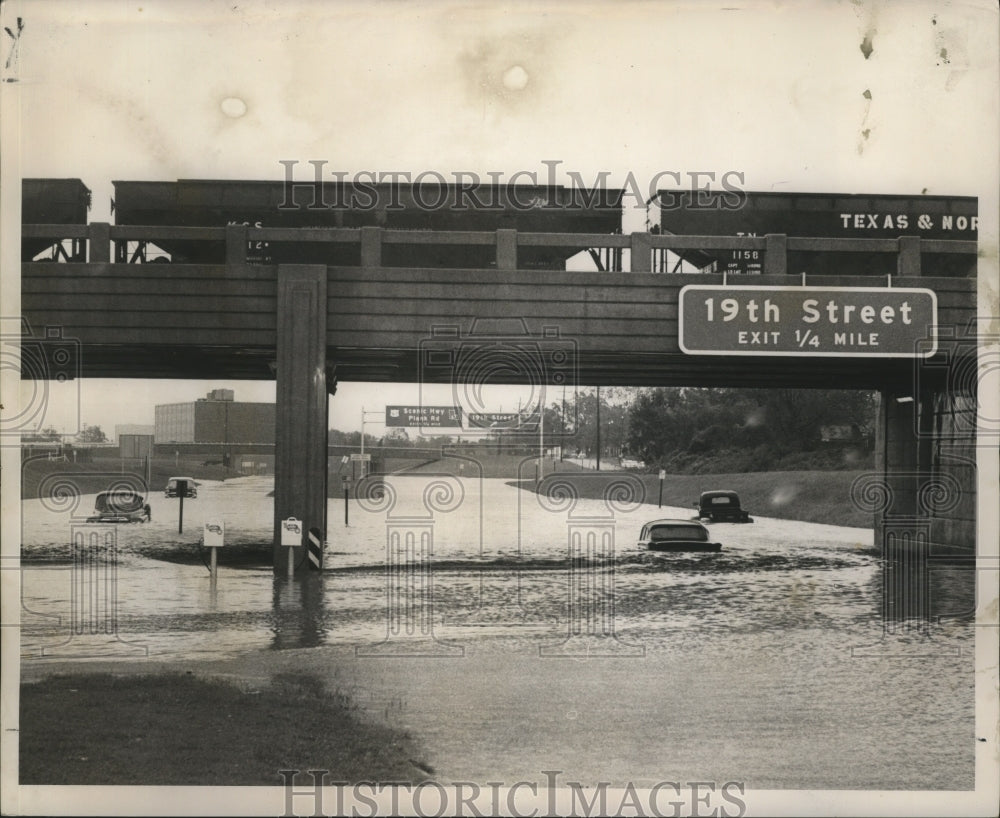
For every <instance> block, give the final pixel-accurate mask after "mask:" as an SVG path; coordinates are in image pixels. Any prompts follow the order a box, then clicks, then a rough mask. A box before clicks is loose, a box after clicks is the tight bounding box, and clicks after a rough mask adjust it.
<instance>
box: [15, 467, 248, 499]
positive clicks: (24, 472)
mask: <svg viewBox="0 0 1000 818" xmlns="http://www.w3.org/2000/svg"><path fill="white" fill-rule="evenodd" d="M205 459H206V458H205V456H202V457H198V458H194V457H189V458H183V457H182V458H179V460H178V461H177V463H175V462H174V458H172V457H170V458H153V462H152V464H151V468H150V474H151V477H150V488H149V491H151V492H162V491H163V488H164V486H166V485H167V480H169V479H170V478H171V477H177V476H180V475H183V476H185V477H192V478H194V479H195V480H223V479H225V478H228V477H238V476H239V472H237V471H235V470H233V469H231V468H230V469H225V468H223V467H222V465H221V464H218V463H216V464H213V465H210V466H206V465H204V463H205ZM56 474H58V475H60V476H63V475H65V476H66V478H68V479H69V480H71V481H72V482H73V484H74V485H75V486H76V487H77V490H78V491H79V492H80V494H96V493H97V492H99V491H104V489H106V488H108V486H109V485H110V484H111V483H112V482H114V479H115V477H116V476H118V475H122V474H124V475H125V476H126V477H128V476H130V475H131V476H132V477H133V478H136V477H137V478H139V479H141V478H142V466H140V465H139V464H138V463H137V462H136V461H134V460H133V461H126V463H125V465H124V468H123V467H122V461H121V460H119V459H118V458H117V457H102V458H94V460H93V461H92V462H89V463H73V462H72V461H70V462H65V463H64V462H62V461H58V460H46V459H45V458H44V457H43V458H40V459H36V460H29V461H28V462H26V463H23V464H22V465H21V499H22V500H31V499H35V498H37V497H38V492H39V488H40V486H41V483H42V481H43V480H45V478H46V477H49V476H50V475H56Z"/></svg>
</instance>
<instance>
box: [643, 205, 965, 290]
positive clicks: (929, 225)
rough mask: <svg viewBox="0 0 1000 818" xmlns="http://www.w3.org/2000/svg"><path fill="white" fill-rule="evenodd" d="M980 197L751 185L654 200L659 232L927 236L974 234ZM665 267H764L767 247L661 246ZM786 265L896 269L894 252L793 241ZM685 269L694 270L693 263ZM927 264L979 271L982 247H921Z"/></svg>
mask: <svg viewBox="0 0 1000 818" xmlns="http://www.w3.org/2000/svg"><path fill="white" fill-rule="evenodd" d="M978 221H979V220H978V210H977V200H976V199H975V198H974V197H969V196H882V195H840V194H818V193H774V192H765V193H759V192H758V193H755V192H748V191H707V190H699V191H692V190H660V191H657V194H656V196H654V197H653V198H651V199H650V200H649V202H648V203H647V229H648V230H649V231H650V232H652V233H662V234H667V233H669V234H674V235H691V236H758V237H763V236H765V235H766V234H768V233H783V234H785V235H787V236H789V237H792V236H794V237H797V238H839V239H896V238H899V237H900V236H919V237H920V238H923V239H946V240H947V239H952V240H965V241H975V240H976V238H977V236H978ZM656 255H657V257H656V260H655V267H654V269H656V270H657V271H658V272H670V271H671V270H672V269H674V268H677V267H678V260H682V261H683V262H685V263H686V264H687V265H690V266H693V267H694V268H696V269H697V270H699V271H701V272H706V273H722V272H727V273H736V274H751V275H752V274H760V273H762V272H763V259H764V252H763V251H762V250H717V251H701V250H699V251H692V250H684V251H678V252H677V253H676V254H674V253H672V251H671V252H670V253H668V252H667V251H662V250H661V251H659V252H658V253H657V254H656ZM787 270H788V272H789V273H791V274H795V275H798V274H799V273H807V274H809V275H880V276H885V275H894V274H896V256H895V254H893V253H869V252H842V251H836V252H833V251H830V250H797V249H792V248H789V251H788V264H787ZM685 271H689V270H688V269H686V270H685ZM921 271H922V273H923V274H924V275H932V276H974V275H975V274H976V254H975V252H971V253H960V254H956V253H933V252H923V253H922V255H921Z"/></svg>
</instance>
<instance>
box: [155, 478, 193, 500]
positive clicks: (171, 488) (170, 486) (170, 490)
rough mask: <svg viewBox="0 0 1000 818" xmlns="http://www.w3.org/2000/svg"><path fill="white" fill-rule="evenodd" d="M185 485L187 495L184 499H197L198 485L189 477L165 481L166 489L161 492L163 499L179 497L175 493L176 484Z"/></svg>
mask: <svg viewBox="0 0 1000 818" xmlns="http://www.w3.org/2000/svg"><path fill="white" fill-rule="evenodd" d="M183 482H186V483H187V494H185V495H184V496H185V497H197V496H198V484H197V483H196V482H195V481H194V480H193V479H192V478H190V477H171V478H170V479H169V480H168V481H167V487H166V489H164V490H163V496H164V497H179V496H180V495H179V494H178V493H177V488H178V487H177V484H178V483H183Z"/></svg>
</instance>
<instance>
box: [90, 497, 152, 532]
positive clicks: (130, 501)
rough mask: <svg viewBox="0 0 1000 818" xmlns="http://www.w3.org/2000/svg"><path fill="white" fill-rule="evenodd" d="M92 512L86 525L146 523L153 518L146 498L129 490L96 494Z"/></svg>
mask: <svg viewBox="0 0 1000 818" xmlns="http://www.w3.org/2000/svg"><path fill="white" fill-rule="evenodd" d="M94 512H95V513H94V515H93V516H91V517H88V518H87V522H88V523H148V522H149V520H150V519H151V518H152V516H153V515H152V512H151V511H150V508H149V504H148V503H147V502H146V498H145V497H143V496H142V495H141V494H139V492H137V491H135V490H133V489H129V488H120V489H112V490H110V491H102V492H98V494H97V497H96V498H95V499H94Z"/></svg>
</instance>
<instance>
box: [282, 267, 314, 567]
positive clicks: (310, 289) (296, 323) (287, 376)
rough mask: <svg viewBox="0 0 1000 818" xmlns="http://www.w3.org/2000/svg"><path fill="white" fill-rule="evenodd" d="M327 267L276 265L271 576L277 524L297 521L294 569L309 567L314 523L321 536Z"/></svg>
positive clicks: (284, 550) (284, 559) (284, 548)
mask: <svg viewBox="0 0 1000 818" xmlns="http://www.w3.org/2000/svg"><path fill="white" fill-rule="evenodd" d="M326 291H327V286H326V267H325V266H320V265H305V264H282V265H280V266H279V267H278V311H277V312H278V315H277V368H276V373H275V375H276V378H277V389H276V396H275V397H276V408H275V438H274V545H273V558H274V559H273V564H274V571H275V573H276V574H277V573H281V574H287V573H288V549H289V547H290V546H283V545H281V521H282V520H285V519H288V518H289V517H295V518H296V519H298V520H300V521H301V534H302V538H301V539H300V544H299V545H297V546H294V549H293V564H294V566H295V568H294V572H293V573H295V574H298V573H299V572H302V571H308V570H309V565H308V563H309V560H308V559H307V557H306V553H305V552H306V548H305V542H306V540H305V536H306V532H308V531H309V529H310V528H318V529H319V530H320V531H321V532H323V538H324V539H325V538H326V504H327V497H326V476H327V464H326V457H327V382H326V381H327V375H326V372H327V370H326V315H327V303H326Z"/></svg>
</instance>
